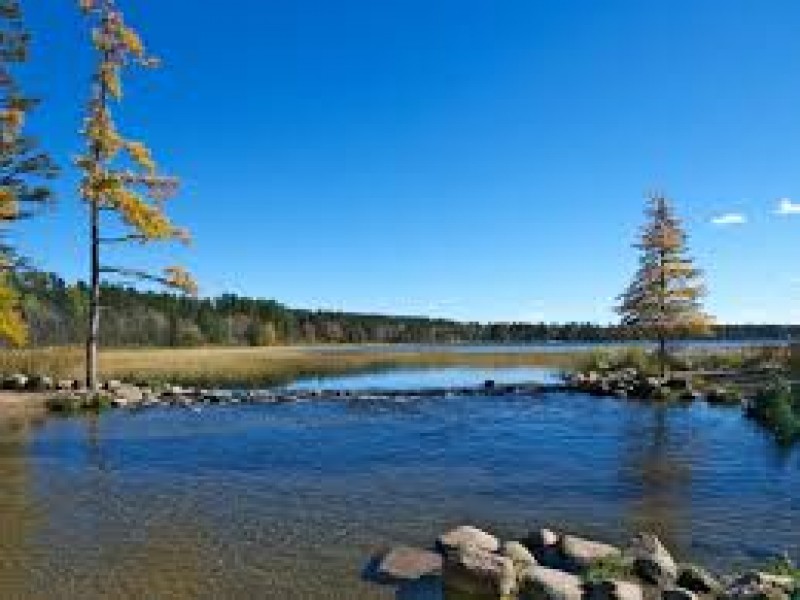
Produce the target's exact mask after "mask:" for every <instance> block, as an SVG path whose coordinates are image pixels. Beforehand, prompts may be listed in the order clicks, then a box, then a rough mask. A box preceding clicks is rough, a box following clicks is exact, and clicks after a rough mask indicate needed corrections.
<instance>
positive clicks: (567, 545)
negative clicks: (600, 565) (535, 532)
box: [559, 535, 622, 571]
mask: <svg viewBox="0 0 800 600" xmlns="http://www.w3.org/2000/svg"><path fill="white" fill-rule="evenodd" d="M559 550H560V551H561V555H562V557H563V558H564V561H565V562H566V566H568V567H569V568H570V569H573V570H579V571H580V570H584V569H588V568H589V567H590V566H591V565H592V564H593V563H596V562H597V561H599V560H602V559H604V558H612V557H618V556H621V555H622V552H621V551H620V549H619V548H616V547H615V546H611V545H610V544H604V543H602V542H595V541H593V540H586V539H583V538H579V537H576V536H574V535H565V536H564V537H563V538H561V542H560V545H559Z"/></svg>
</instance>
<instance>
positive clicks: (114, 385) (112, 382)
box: [103, 379, 122, 392]
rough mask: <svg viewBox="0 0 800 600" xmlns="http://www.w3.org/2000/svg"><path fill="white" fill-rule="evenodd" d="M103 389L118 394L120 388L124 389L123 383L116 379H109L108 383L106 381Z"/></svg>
mask: <svg viewBox="0 0 800 600" xmlns="http://www.w3.org/2000/svg"><path fill="white" fill-rule="evenodd" d="M103 387H104V388H105V389H106V390H108V391H109V392H116V391H117V390H118V389H119V388H121V387H122V382H121V381H118V380H116V379H109V380H108V381H106V383H105V385H104V386H103Z"/></svg>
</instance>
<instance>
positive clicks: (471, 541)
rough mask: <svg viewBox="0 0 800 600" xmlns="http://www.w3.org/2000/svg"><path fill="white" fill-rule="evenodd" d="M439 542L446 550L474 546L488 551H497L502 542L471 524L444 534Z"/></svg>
mask: <svg viewBox="0 0 800 600" xmlns="http://www.w3.org/2000/svg"><path fill="white" fill-rule="evenodd" d="M437 544H438V546H439V547H440V548H441V549H442V550H444V551H445V552H449V551H451V550H457V549H459V548H464V547H467V546H474V547H476V548H480V549H482V550H486V551H488V552H497V550H498V549H499V548H500V542H499V541H498V539H497V538H496V537H494V536H493V535H492V534H490V533H486V532H485V531H482V530H480V529H478V528H477V527H472V526H471V525H462V526H460V527H456V528H455V529H452V530H450V531H448V532H447V533H445V534H442V535H441V536H439V539H438V540H437Z"/></svg>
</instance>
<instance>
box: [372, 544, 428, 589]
mask: <svg viewBox="0 0 800 600" xmlns="http://www.w3.org/2000/svg"><path fill="white" fill-rule="evenodd" d="M377 571H378V575H379V576H380V577H381V578H385V579H389V580H392V581H414V580H416V579H420V578H421V577H427V576H429V575H438V574H439V573H441V571H442V555H441V554H438V553H436V552H430V551H428V550H420V549H418V548H410V547H408V546H399V547H397V548H392V549H391V550H390V551H389V552H387V553H386V555H385V556H384V557H383V558H382V559H381V561H380V563H379V564H378V568H377Z"/></svg>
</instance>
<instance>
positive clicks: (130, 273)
mask: <svg viewBox="0 0 800 600" xmlns="http://www.w3.org/2000/svg"><path fill="white" fill-rule="evenodd" d="M80 7H81V9H82V11H83V13H84V14H85V16H86V17H87V19H88V20H89V22H90V24H91V28H92V41H93V44H94V49H95V51H96V57H97V58H96V61H97V62H96V68H95V72H94V76H93V82H92V94H91V99H90V100H89V103H88V109H87V116H86V122H85V127H84V130H83V135H84V137H85V139H86V152H85V154H83V155H82V156H80V157H79V158H78V160H77V165H78V167H79V168H80V169H81V171H82V174H83V176H82V180H81V188H80V192H81V196H82V197H83V199H84V200H85V201H86V203H87V205H88V208H89V219H90V227H91V257H90V264H91V273H90V286H89V287H90V301H89V332H88V336H87V343H86V383H87V386H88V387H89V389H90V390H96V389H97V385H98V380H97V348H98V339H99V332H100V279H101V276H103V275H105V276H121V277H124V278H126V279H139V280H146V281H150V282H156V283H159V284H163V285H167V286H169V287H172V288H176V289H180V290H183V291H186V292H189V293H192V294H194V293H196V285H195V283H194V281H193V280H192V278H191V277H190V276H189V275H188V273H187V272H186V271H185V270H184V269H183V268H181V267H176V266H173V267H168V268H166V269H165V270H164V272H163V273H161V274H157V275H156V274H151V273H147V272H144V271H141V270H138V269H133V268H126V267H121V266H115V265H107V264H105V263H103V262H101V246H102V245H104V244H117V243H125V242H136V243H142V244H146V243H149V242H154V241H174V240H178V241H183V242H188V240H189V235H188V232H187V231H186V230H184V229H181V228H179V227H176V226H175V225H173V224H172V222H171V221H170V220H169V218H168V217H167V216H166V214H165V211H164V204H165V201H166V200H167V199H168V198H170V197H171V196H173V195H174V193H175V192H176V190H177V187H178V180H177V179H176V178H174V177H167V176H163V175H161V174H160V173H159V171H158V168H157V166H156V163H155V161H154V160H153V157H152V155H151V153H150V150H149V149H148V148H147V146H145V145H144V144H143V143H142V142H140V141H136V140H132V139H128V138H126V137H124V136H123V135H122V134H121V133H120V132H119V131H118V129H117V126H116V124H115V121H114V118H113V115H112V106H113V105H114V104H115V103H119V102H120V101H121V100H122V79H121V77H122V74H123V72H124V71H126V70H127V69H129V68H131V67H137V66H138V67H144V68H154V67H156V66H158V60H157V59H155V58H153V57H151V56H150V55H149V54H148V53H147V51H146V49H145V47H144V44H143V43H142V40H141V38H140V37H139V35H138V34H137V33H136V31H135V30H134V29H132V28H131V27H130V26H128V25H127V24H126V23H125V20H124V18H123V14H122V12H121V11H120V10H119V9H118V8H117V6H116V3H115V2H114V0H80ZM104 217H109V218H114V223H113V224H112V223H108V219H105V218H104ZM110 226H113V227H114V230H113V231H114V232H113V233H110V234H109V233H106V231H107V230H108V228H109V227H110Z"/></svg>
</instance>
